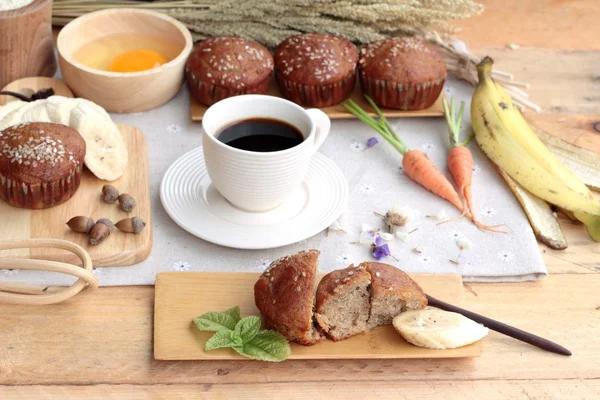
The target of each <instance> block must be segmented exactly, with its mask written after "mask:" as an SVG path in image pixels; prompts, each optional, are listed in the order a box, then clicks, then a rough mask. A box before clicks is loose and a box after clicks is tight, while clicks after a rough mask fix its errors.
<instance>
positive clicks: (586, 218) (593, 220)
mask: <svg viewBox="0 0 600 400" xmlns="http://www.w3.org/2000/svg"><path fill="white" fill-rule="evenodd" d="M573 214H574V215H575V218H577V219H578V220H579V221H581V222H582V223H583V224H584V225H585V229H587V231H588V233H589V235H590V236H591V237H592V239H594V240H595V241H596V242H600V216H597V215H592V214H588V213H585V212H582V211H575V212H574V213H573Z"/></svg>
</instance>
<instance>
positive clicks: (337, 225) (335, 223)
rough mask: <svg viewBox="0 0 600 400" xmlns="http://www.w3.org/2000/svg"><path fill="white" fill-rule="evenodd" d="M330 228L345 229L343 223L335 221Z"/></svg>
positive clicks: (335, 229)
mask: <svg viewBox="0 0 600 400" xmlns="http://www.w3.org/2000/svg"><path fill="white" fill-rule="evenodd" d="M329 229H330V230H332V231H343V230H344V229H343V228H342V225H340V223H339V222H337V221H333V224H331V225H329Z"/></svg>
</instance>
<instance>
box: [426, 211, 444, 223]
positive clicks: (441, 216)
mask: <svg viewBox="0 0 600 400" xmlns="http://www.w3.org/2000/svg"><path fill="white" fill-rule="evenodd" d="M427 218H429V219H437V220H438V221H441V220H443V219H444V218H446V210H440V212H438V213H437V214H435V215H427Z"/></svg>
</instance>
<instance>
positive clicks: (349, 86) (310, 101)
mask: <svg viewBox="0 0 600 400" xmlns="http://www.w3.org/2000/svg"><path fill="white" fill-rule="evenodd" d="M275 78H276V79H277V85H278V86H279V90H280V91H281V95H282V96H283V97H284V98H286V99H288V100H290V101H293V102H294V103H296V104H299V105H301V106H305V107H328V106H333V105H336V104H339V103H341V102H342V101H344V100H346V99H347V98H348V97H350V95H351V94H352V92H353V91H354V85H355V84H356V71H354V72H352V74H351V75H349V76H348V77H346V78H344V79H342V80H341V81H339V82H336V83H332V84H324V85H304V84H301V83H296V82H292V81H290V80H287V79H286V78H284V77H283V76H282V75H281V74H280V73H279V72H278V71H275Z"/></svg>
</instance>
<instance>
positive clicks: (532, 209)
mask: <svg viewBox="0 0 600 400" xmlns="http://www.w3.org/2000/svg"><path fill="white" fill-rule="evenodd" d="M496 169H497V170H498V172H499V173H500V176H502V178H503V179H504V181H505V182H506V184H507V185H508V187H509V188H510V190H511V191H512V192H513V194H514V195H515V197H516V198H517V200H518V201H519V203H521V207H523V211H525V214H526V215H527V219H529V224H530V225H531V228H532V229H533V233H534V234H535V237H536V238H537V239H538V240H539V241H540V242H542V243H544V244H545V245H546V246H548V247H550V248H551V249H554V250H564V249H566V248H567V247H568V244H567V239H566V238H565V234H564V233H563V231H562V229H561V227H560V224H559V223H558V219H557V218H556V217H555V215H554V213H553V212H552V209H551V208H550V205H549V204H548V203H546V202H545V201H544V200H542V199H540V198H539V197H536V196H534V195H533V194H531V193H529V192H528V191H527V190H525V189H524V188H523V186H521V185H519V184H518V183H517V182H516V181H515V180H514V179H513V178H511V177H510V176H508V175H507V174H506V172H504V171H502V170H501V169H500V168H496Z"/></svg>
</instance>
